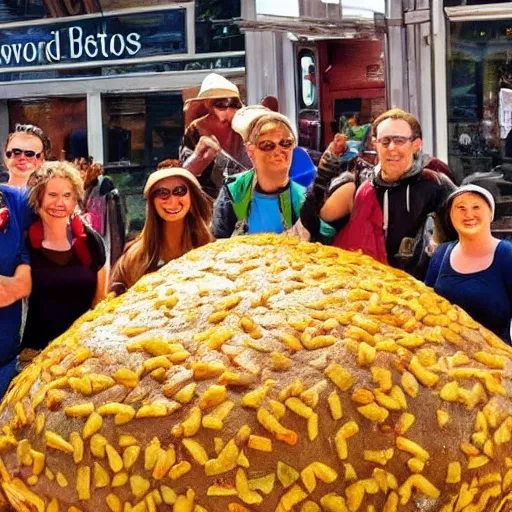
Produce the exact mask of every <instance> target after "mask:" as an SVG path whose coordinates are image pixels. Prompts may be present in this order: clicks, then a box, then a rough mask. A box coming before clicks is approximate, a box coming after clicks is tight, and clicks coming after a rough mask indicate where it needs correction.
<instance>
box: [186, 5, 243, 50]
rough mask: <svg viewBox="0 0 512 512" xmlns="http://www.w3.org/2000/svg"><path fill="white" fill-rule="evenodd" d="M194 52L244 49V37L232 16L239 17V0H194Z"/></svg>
mask: <svg viewBox="0 0 512 512" xmlns="http://www.w3.org/2000/svg"><path fill="white" fill-rule="evenodd" d="M195 12H196V52H197V53H209V52H232V51H239V50H244V49H245V38H244V35H243V34H242V33H241V32H240V28H239V27H238V25H236V24H235V23H233V21H232V19H233V18H239V17H240V15H241V11H240V0H196V2H195Z"/></svg>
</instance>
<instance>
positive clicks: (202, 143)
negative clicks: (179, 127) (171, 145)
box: [180, 132, 221, 176]
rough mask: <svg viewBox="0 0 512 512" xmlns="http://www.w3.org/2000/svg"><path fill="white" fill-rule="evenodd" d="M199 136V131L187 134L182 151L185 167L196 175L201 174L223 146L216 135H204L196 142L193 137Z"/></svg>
mask: <svg viewBox="0 0 512 512" xmlns="http://www.w3.org/2000/svg"><path fill="white" fill-rule="evenodd" d="M194 136H195V137H194ZM198 136H199V134H198V132H194V133H193V134H185V137H184V140H183V146H182V149H181V151H180V160H181V162H182V164H181V165H182V166H183V168H185V169H187V170H189V171H190V172H192V173H193V174H195V175H196V176H201V174H202V173H203V172H204V171H205V169H206V168H207V167H208V166H209V165H210V164H211V163H212V162H213V161H214V160H215V157H216V156H217V155H218V154H219V153H220V150H221V147H220V143H219V141H218V140H217V138H216V137H215V136H214V135H202V136H201V137H199V139H198V140H197V143H194V142H193V139H194V138H197V137H198ZM192 147H193V149H192Z"/></svg>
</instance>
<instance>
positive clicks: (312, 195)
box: [300, 134, 353, 239]
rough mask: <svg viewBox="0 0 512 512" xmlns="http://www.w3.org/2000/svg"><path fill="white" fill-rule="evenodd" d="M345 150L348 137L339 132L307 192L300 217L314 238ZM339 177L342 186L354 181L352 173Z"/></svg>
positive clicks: (316, 237) (317, 235)
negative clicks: (341, 155) (340, 157)
mask: <svg viewBox="0 0 512 512" xmlns="http://www.w3.org/2000/svg"><path fill="white" fill-rule="evenodd" d="M345 150H346V137H345V136H344V135H341V134H337V135H336V137H335V139H334V141H333V142H332V143H331V144H330V145H329V147H328V148H327V149H326V151H325V152H324V154H323V155H322V157H321V159H320V162H319V164H318V171H317V174H316V176H315V179H314V180H313V183H312V184H311V186H310V187H309V189H308V192H307V194H306V199H305V200H304V204H303V206H302V209H301V213H300V218H301V221H302V224H303V225H304V226H305V227H306V229H307V230H308V231H309V232H310V233H311V235H312V237H313V239H318V238H319V236H320V230H321V218H320V212H321V210H322V208H323V206H324V203H325V202H326V197H328V195H329V189H330V188H331V184H332V182H333V180H334V179H335V178H336V177H337V176H338V175H339V174H340V171H341V162H340V159H339V156H340V154H342V153H343V152H344V151H345ZM339 179H340V180H341V184H340V186H343V185H344V184H345V183H348V182H352V181H353V176H352V175H351V174H350V173H343V175H342V176H340V177H339ZM323 220H325V219H323Z"/></svg>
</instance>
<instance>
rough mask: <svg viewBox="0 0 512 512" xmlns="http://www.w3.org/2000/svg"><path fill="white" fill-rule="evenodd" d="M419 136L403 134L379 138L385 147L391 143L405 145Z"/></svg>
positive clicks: (378, 140) (379, 141)
mask: <svg viewBox="0 0 512 512" xmlns="http://www.w3.org/2000/svg"><path fill="white" fill-rule="evenodd" d="M415 139H417V137H403V136H402V135H391V136H390V137H381V138H380V139H377V142H378V143H379V144H382V145H383V146H384V147H385V148H388V147H389V145H390V144H391V143H393V144H394V145H395V146H403V145H404V144H406V143H407V142H412V141H413V140H415Z"/></svg>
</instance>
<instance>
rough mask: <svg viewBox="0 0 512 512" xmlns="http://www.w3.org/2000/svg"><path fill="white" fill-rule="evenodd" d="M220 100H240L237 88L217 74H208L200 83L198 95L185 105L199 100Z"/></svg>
mask: <svg viewBox="0 0 512 512" xmlns="http://www.w3.org/2000/svg"><path fill="white" fill-rule="evenodd" d="M220 98H237V99H239V100H240V91H239V90H238V87H237V86H236V85H235V84H234V83H232V82H230V81H229V80H228V79H227V78H224V77H223V76H221V75H218V74H217V73H210V74H209V75H208V76H207V77H206V78H205V79H204V80H203V82H202V83H201V88H200V89H199V94H198V95H197V96H196V97H195V98H191V99H189V100H187V102H186V103H190V102H193V101H200V100H212V99H220Z"/></svg>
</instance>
